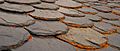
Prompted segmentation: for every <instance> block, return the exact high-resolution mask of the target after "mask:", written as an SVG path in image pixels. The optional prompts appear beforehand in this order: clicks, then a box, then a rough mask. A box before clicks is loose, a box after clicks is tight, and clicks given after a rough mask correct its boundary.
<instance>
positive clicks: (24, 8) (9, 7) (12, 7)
mask: <svg viewBox="0 0 120 51" xmlns="http://www.w3.org/2000/svg"><path fill="white" fill-rule="evenodd" d="M0 9H1V10H5V11H12V12H19V13H27V12H32V11H34V8H33V7H32V6H28V5H18V4H10V3H4V4H0Z"/></svg>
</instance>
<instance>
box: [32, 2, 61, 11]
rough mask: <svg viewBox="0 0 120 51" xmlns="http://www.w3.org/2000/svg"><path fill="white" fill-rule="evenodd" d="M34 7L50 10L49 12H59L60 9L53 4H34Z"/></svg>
mask: <svg viewBox="0 0 120 51" xmlns="http://www.w3.org/2000/svg"><path fill="white" fill-rule="evenodd" d="M33 7H35V8H38V9H49V10H57V9H59V6H57V5H55V4H52V3H44V2H42V3H41V4H34V5H33Z"/></svg>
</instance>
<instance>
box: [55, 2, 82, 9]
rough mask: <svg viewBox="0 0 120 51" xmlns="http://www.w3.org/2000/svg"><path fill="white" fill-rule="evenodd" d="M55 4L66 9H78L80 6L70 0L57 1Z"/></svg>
mask: <svg viewBox="0 0 120 51" xmlns="http://www.w3.org/2000/svg"><path fill="white" fill-rule="evenodd" d="M55 4H57V5H59V6H62V7H67V8H79V7H81V6H82V4H81V3H77V2H75V1H72V0H58V1H56V2H55Z"/></svg>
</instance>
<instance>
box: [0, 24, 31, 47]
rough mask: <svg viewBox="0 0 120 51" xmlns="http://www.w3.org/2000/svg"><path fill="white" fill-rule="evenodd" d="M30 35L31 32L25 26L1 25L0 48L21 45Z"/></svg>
mask: <svg viewBox="0 0 120 51" xmlns="http://www.w3.org/2000/svg"><path fill="white" fill-rule="evenodd" d="M29 36H30V34H29V32H27V31H26V30H25V29H23V28H14V27H5V26H0V49H5V48H14V47H17V46H21V45H22V44H23V43H25V41H26V40H28V38H29ZM13 46H14V47H13Z"/></svg>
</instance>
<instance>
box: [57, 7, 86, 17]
mask: <svg viewBox="0 0 120 51" xmlns="http://www.w3.org/2000/svg"><path fill="white" fill-rule="evenodd" d="M58 11H59V12H61V13H63V14H65V15H67V16H72V17H84V16H85V14H83V13H81V12H79V11H77V10H75V9H67V8H62V7H61V8H59V10H58Z"/></svg>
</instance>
